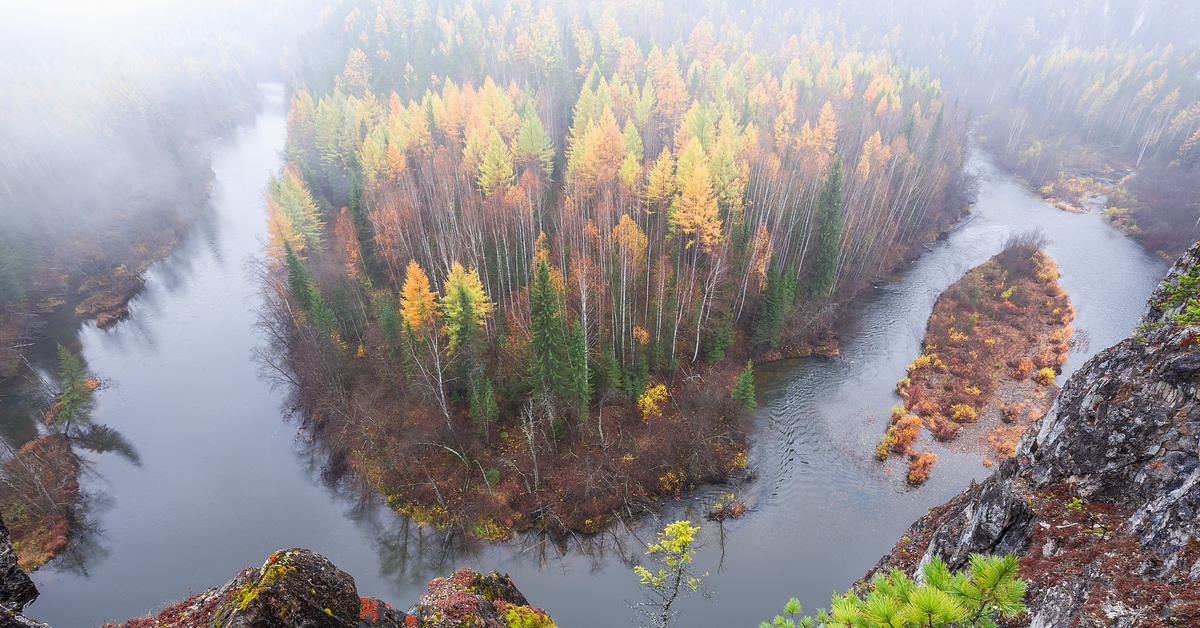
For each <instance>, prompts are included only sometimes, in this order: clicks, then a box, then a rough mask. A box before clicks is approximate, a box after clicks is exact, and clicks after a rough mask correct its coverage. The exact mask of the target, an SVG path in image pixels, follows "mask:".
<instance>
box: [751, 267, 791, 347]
mask: <svg viewBox="0 0 1200 628" xmlns="http://www.w3.org/2000/svg"><path fill="white" fill-rule="evenodd" d="M795 277H796V273H795V271H794V270H793V269H791V268H788V269H785V270H784V271H783V272H780V269H779V267H778V266H775V265H773V266H771V269H770V270H769V271H767V288H766V290H765V291H764V295H763V302H762V306H761V307H760V308H759V310H758V318H756V319H754V343H755V344H757V345H761V346H764V347H770V348H772V349H774V348H775V347H777V346H779V335H780V332H781V331H782V326H783V322H784V321H785V320H787V318H788V316H789V315H790V314H791V310H792V305H793V304H794V302H795V300H796V279H795Z"/></svg>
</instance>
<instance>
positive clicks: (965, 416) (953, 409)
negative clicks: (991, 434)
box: [950, 403, 979, 423]
mask: <svg viewBox="0 0 1200 628" xmlns="http://www.w3.org/2000/svg"><path fill="white" fill-rule="evenodd" d="M950 418H951V419H954V421H955V422H956V423H974V422H975V419H977V418H979V414H978V413H977V412H975V408H972V407H971V406H969V405H967V404H965V403H956V404H954V405H952V406H950Z"/></svg>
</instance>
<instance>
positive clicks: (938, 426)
mask: <svg viewBox="0 0 1200 628" xmlns="http://www.w3.org/2000/svg"><path fill="white" fill-rule="evenodd" d="M960 427H962V426H961V425H959V424H958V423H955V422H954V421H951V420H950V419H947V418H946V417H944V416H941V415H934V416H933V417H931V418H930V419H929V431H931V432H933V437H934V438H936V439H938V440H940V441H947V440H950V439H952V438H954V437H955V436H958V430H959V428H960Z"/></svg>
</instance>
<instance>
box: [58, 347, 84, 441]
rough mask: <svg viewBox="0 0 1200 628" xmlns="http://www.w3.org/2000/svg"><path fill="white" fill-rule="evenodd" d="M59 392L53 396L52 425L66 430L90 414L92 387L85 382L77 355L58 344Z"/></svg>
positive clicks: (81, 364) (81, 365)
mask: <svg viewBox="0 0 1200 628" xmlns="http://www.w3.org/2000/svg"><path fill="white" fill-rule="evenodd" d="M58 379H59V386H60V388H59V393H58V395H57V396H56V397H55V398H54V410H55V415H54V425H55V427H59V428H61V429H62V430H63V432H64V433H65V432H67V431H69V430H70V429H71V426H72V425H74V424H76V423H83V422H85V421H87V420H88V419H90V418H91V415H92V387H91V386H89V385H88V382H87V370H85V369H84V368H83V363H82V362H81V361H80V360H79V356H77V355H75V354H74V353H73V352H72V351H71V350H70V349H68V348H66V347H64V346H62V345H61V344H60V345H58Z"/></svg>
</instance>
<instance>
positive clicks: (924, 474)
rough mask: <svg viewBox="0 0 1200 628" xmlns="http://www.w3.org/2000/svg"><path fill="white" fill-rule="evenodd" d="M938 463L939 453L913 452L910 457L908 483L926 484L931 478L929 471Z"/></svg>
mask: <svg viewBox="0 0 1200 628" xmlns="http://www.w3.org/2000/svg"><path fill="white" fill-rule="evenodd" d="M936 464H937V454H931V453H929V452H922V453H919V454H912V455H910V456H909V459H908V483H909V484H912V485H914V486H916V485H920V484H924V483H925V480H928V479H929V472H930V471H932V470H933V467H934V465H936Z"/></svg>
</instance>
